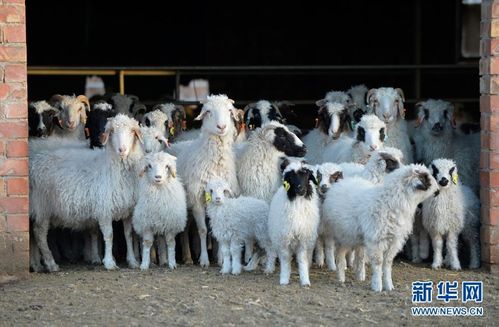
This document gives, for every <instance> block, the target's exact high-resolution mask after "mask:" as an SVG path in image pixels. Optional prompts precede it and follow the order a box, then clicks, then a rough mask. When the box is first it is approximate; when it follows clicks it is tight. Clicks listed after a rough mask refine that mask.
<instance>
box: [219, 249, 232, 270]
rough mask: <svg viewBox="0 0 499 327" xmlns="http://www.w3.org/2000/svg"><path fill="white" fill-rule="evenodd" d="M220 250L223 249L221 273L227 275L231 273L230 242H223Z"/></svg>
mask: <svg viewBox="0 0 499 327" xmlns="http://www.w3.org/2000/svg"><path fill="white" fill-rule="evenodd" d="M220 248H221V249H222V256H223V264H222V269H221V270H220V272H221V273H222V274H223V275H225V274H228V273H230V268H231V265H230V246H229V242H228V241H221V242H220Z"/></svg>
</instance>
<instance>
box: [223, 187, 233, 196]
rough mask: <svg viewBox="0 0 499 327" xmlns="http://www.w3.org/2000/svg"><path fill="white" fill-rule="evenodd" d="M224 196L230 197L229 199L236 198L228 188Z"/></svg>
mask: <svg viewBox="0 0 499 327" xmlns="http://www.w3.org/2000/svg"><path fill="white" fill-rule="evenodd" d="M224 195H225V196H226V197H228V198H233V197H234V193H232V191H231V190H230V189H229V188H227V189H225V190H224Z"/></svg>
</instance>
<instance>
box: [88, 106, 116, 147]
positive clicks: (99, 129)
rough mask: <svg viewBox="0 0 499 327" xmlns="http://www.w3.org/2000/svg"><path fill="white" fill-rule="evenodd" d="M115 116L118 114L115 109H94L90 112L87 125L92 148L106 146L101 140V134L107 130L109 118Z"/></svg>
mask: <svg viewBox="0 0 499 327" xmlns="http://www.w3.org/2000/svg"><path fill="white" fill-rule="evenodd" d="M114 116H116V111H114V110H100V109H94V110H92V111H90V112H89V113H88V117H87V124H86V125H85V127H86V128H88V132H89V138H90V148H91V149H93V148H94V147H97V148H102V147H104V145H103V144H102V143H101V141H100V136H101V134H102V133H104V131H105V130H106V124H107V119H108V118H111V117H114Z"/></svg>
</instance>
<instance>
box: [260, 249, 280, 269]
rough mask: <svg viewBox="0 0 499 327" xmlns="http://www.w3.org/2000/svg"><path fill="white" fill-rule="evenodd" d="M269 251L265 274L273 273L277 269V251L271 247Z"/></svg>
mask: <svg viewBox="0 0 499 327" xmlns="http://www.w3.org/2000/svg"><path fill="white" fill-rule="evenodd" d="M266 252H267V262H266V263H265V270H264V271H263V272H264V273H265V274H267V275H268V274H273V273H274V271H275V261H276V259H277V253H276V252H275V250H274V249H269V250H267V251H266Z"/></svg>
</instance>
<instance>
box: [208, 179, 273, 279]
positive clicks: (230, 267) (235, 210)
mask: <svg viewBox="0 0 499 327" xmlns="http://www.w3.org/2000/svg"><path fill="white" fill-rule="evenodd" d="M205 190H206V191H205V192H206V193H205V198H206V202H207V207H206V212H207V213H208V216H209V217H210V225H211V228H212V234H213V236H214V237H215V238H216V239H217V241H218V242H219V245H220V248H221V254H222V257H223V264H222V270H221V271H220V272H221V273H222V274H228V273H232V274H233V275H239V274H240V273H241V268H242V266H241V250H242V247H241V246H242V243H244V242H245V241H248V240H257V241H258V244H259V245H260V247H261V248H263V249H270V248H271V246H270V239H269V236H268V232H267V221H268V216H269V205H268V204H267V203H266V202H265V201H263V200H260V199H255V198H252V197H247V196H240V197H238V198H233V197H232V191H231V189H230V186H229V185H228V184H227V183H226V182H225V181H223V180H220V179H214V180H211V181H209V182H208V183H207V184H206V189H205Z"/></svg>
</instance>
